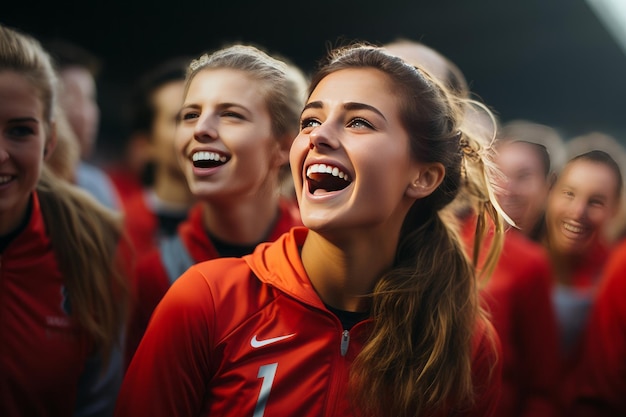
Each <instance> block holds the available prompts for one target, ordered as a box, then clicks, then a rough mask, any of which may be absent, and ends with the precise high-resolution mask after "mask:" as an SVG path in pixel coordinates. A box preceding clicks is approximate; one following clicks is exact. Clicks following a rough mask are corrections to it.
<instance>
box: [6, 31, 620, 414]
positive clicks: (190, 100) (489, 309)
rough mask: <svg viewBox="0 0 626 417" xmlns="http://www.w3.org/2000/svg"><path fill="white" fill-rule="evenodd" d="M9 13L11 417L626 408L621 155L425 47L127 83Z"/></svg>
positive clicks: (166, 69) (264, 54)
mask: <svg viewBox="0 0 626 417" xmlns="http://www.w3.org/2000/svg"><path fill="white" fill-rule="evenodd" d="M100 65H101V63H100V62H99V60H98V59H97V58H96V57H95V56H94V55H93V54H91V53H90V52H88V51H86V50H84V49H82V48H81V47H79V46H78V45H75V44H72V43H70V42H65V41H64V42H61V41H55V42H46V41H44V40H39V39H37V38H36V37H34V36H32V35H30V34H28V33H26V32H23V31H21V30H19V29H17V28H12V27H8V26H4V25H0V300H1V301H0V340H1V341H2V342H0V415H2V416H8V417H13V416H81V417H83V416H84V417H87V416H93V417H107V416H108V417H112V416H115V417H135V416H151V417H152V416H181V417H182V416H209V415H220V416H254V417H263V416H368V417H369V416H371V417H374V416H376V417H378V416H400V417H404V416H407V417H408V416H452V415H454V416H475V417H488V416H493V417H516V416H519V417H560V416H581V417H582V416H590V417H605V416H619V415H626V400H625V398H626V360H625V359H624V358H626V307H625V306H626V302H625V301H626V292H625V291H626V257H625V256H624V252H625V251H626V235H625V234H624V233H625V232H626V221H625V220H624V219H626V215H625V214H624V213H625V210H626V207H625V206H626V205H625V204H623V200H624V198H625V197H624V192H623V186H624V178H626V177H625V172H624V170H625V169H626V167H625V166H624V164H625V163H626V151H624V150H623V149H622V146H621V145H620V142H619V141H618V140H616V139H614V138H612V137H609V136H607V135H602V134H601V133H599V132H592V134H589V135H585V136H581V137H577V138H572V139H565V138H563V137H562V136H561V135H560V134H559V132H558V130H557V129H555V128H553V127H550V126H546V125H544V124H540V123H536V122H533V121H528V120H511V121H509V122H502V121H500V120H499V118H498V116H497V115H496V114H495V112H494V111H493V110H492V109H491V107H490V106H489V103H484V102H482V101H480V100H478V99H476V98H474V97H475V95H473V92H472V91H471V89H470V87H469V85H470V84H469V83H468V82H467V80H466V79H465V76H464V74H463V72H462V70H461V69H460V68H459V67H458V66H457V65H456V64H455V63H454V62H452V61H451V60H450V59H448V58H447V57H446V56H445V55H443V54H442V53H440V52H439V51H437V50H435V49H433V48H431V47H429V46H427V45H425V44H423V43H420V42H416V41H413V40H410V39H397V40H395V41H394V42H391V43H388V44H384V45H375V44H372V43H369V42H366V41H365V40H363V41H353V42H350V43H346V44H344V45H341V46H335V47H334V48H332V49H331V50H329V51H328V54H327V56H326V57H324V58H323V59H322V60H320V61H319V65H318V67H316V68H315V70H314V71H313V72H311V73H307V72H306V71H304V70H303V69H301V68H299V67H298V66H296V65H295V64H294V63H293V62H292V61H291V60H290V59H289V58H288V57H285V56H281V55H280V54H277V53H272V52H271V51H269V50H267V49H265V48H264V47H263V46H261V45H252V44H242V43H232V44H229V45H225V46H223V47H222V48H219V49H216V50H212V51H206V52H203V53H202V54H199V55H198V56H190V57H188V56H180V57H176V58H174V59H168V60H164V61H163V62H162V63H161V64H160V65H158V66H155V68H152V69H151V70H150V71H148V72H146V74H144V75H143V76H142V77H141V79H139V80H137V83H136V84H135V88H134V91H133V94H132V95H131V102H130V108H131V117H130V119H129V120H130V122H131V128H130V130H129V131H130V135H129V137H128V140H127V144H126V147H125V149H124V151H123V152H120V158H119V160H117V161H115V162H114V163H111V164H109V165H99V164H96V163H94V162H93V158H92V156H93V152H94V147H95V141H96V139H97V132H98V124H99V118H100V114H99V112H100V110H99V108H98V104H97V78H96V77H97V74H98V70H99V68H100Z"/></svg>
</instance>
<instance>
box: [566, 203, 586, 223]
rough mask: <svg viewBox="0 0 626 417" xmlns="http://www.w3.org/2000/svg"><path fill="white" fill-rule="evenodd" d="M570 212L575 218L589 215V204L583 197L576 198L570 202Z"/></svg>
mask: <svg viewBox="0 0 626 417" xmlns="http://www.w3.org/2000/svg"><path fill="white" fill-rule="evenodd" d="M569 214H570V216H571V217H572V218H573V219H583V218H585V216H586V215H587V204H586V202H585V201H583V200H582V199H574V200H573V201H572V203H571V204H570V209H569Z"/></svg>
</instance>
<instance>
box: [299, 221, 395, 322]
mask: <svg viewBox="0 0 626 417" xmlns="http://www.w3.org/2000/svg"><path fill="white" fill-rule="evenodd" d="M336 242H337V241H334V242H331V241H330V240H328V239H326V238H324V237H323V236H321V235H320V234H318V233H316V232H314V231H310V232H309V234H308V235H307V238H306V240H305V242H304V245H303V247H302V253H301V257H302V263H303V265H304V268H305V270H306V271H307V275H308V276H309V279H310V280H311V283H312V284H313V287H314V288H315V289H316V291H317V293H318V295H319V296H320V298H321V299H322V301H323V302H324V303H326V304H328V305H330V306H332V307H334V308H337V309H341V310H345V311H366V310H368V309H369V304H370V297H369V295H370V294H371V293H372V291H373V289H374V287H375V285H376V282H377V281H378V280H379V279H380V277H381V276H382V275H383V274H384V273H385V272H386V271H388V270H389V269H390V268H391V267H392V265H393V261H394V257H395V252H396V246H397V239H390V238H389V233H388V232H385V233H383V234H379V235H377V236H372V235H368V236H364V235H360V236H354V237H353V238H351V239H350V240H345V239H342V240H341V242H340V243H336Z"/></svg>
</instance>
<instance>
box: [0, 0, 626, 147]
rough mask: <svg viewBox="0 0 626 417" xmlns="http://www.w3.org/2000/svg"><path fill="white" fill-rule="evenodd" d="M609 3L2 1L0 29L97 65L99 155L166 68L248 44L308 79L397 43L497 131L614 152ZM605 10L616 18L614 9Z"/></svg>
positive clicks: (613, 41)
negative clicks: (529, 127) (456, 83)
mask: <svg viewBox="0 0 626 417" xmlns="http://www.w3.org/2000/svg"><path fill="white" fill-rule="evenodd" d="M609 1H610V0H504V1H502V0H422V1H420V0H414V1H400V0H378V1H374V0H361V1H352V0H335V1H330V0H317V1H297V0H278V1H265V2H264V1H259V0H257V1H249V0H241V1H215V0H211V1H206V0H205V1H169V2H162V1H158V0H157V1H154V0H153V1H148V0H129V1H126V2H124V3H119V4H117V3H114V2H107V3H96V2H86V1H83V2H66V1H65V2H64V1H56V2H55V1H47V2H41V3H38V2H34V1H30V2H29V1H24V0H22V1H19V2H18V1H13V2H8V1H4V2H3V5H2V6H1V7H0V21H1V22H2V23H4V24H7V25H10V26H13V27H16V28H19V29H22V30H24V31H27V32H29V33H31V34H33V35H35V36H36V37H38V38H40V39H48V38H55V37H56V38H64V39H68V40H71V41H73V42H75V43H77V44H79V45H81V46H83V47H85V48H87V49H89V50H91V51H92V52H94V53H95V54H96V55H98V56H99V57H100V59H102V61H103V69H102V73H101V76H100V78H99V80H98V88H99V103H100V106H101V111H102V122H101V127H100V139H99V150H100V152H101V155H111V154H113V153H114V152H115V151H116V149H118V147H119V146H121V145H122V143H123V141H124V139H125V137H124V136H125V130H124V124H125V112H126V100H127V98H128V92H129V90H130V87H131V86H132V84H133V83H134V82H135V81H136V80H137V77H139V75H140V74H141V73H142V72H144V71H145V70H147V69H149V68H150V67H151V66H152V65H154V64H156V63H158V62H160V61H162V60H164V59H167V58H169V57H172V56H175V55H190V56H196V55H199V54H200V53H201V52H204V51H209V50H211V49H214V48H217V47H220V46H222V45H223V44H224V43H225V42H232V41H243V42H253V43H254V44H258V45H261V46H264V47H265V48H266V49H268V50H269V51H271V52H277V53H280V54H282V55H284V56H286V57H288V58H290V59H291V60H292V61H294V62H295V63H296V64H298V65H299V66H300V67H301V68H303V69H304V70H305V71H307V72H308V71H310V70H312V69H313V68H314V67H315V64H316V62H317V61H318V60H319V59H320V58H321V57H322V56H323V55H324V53H325V51H326V50H327V48H328V47H329V46H331V45H334V44H337V43H341V42H343V41H345V40H353V39H360V40H367V41H370V42H374V43H385V42H389V41H391V40H394V39H396V38H398V37H405V38H410V39H415V40H421V41H422V42H424V43H425V44H427V45H429V46H431V47H434V48H436V49H438V50H439V51H440V52H442V53H443V54H444V55H446V56H448V57H449V58H450V59H452V60H453V61H454V62H455V63H456V64H457V65H458V66H459V67H460V68H461V69H462V70H463V72H464V73H465V75H466V77H467V79H468V80H469V82H470V85H471V87H472V90H473V91H474V92H475V93H476V94H478V95H479V96H480V97H482V99H483V101H484V102H485V103H487V104H488V105H489V106H490V107H491V108H492V109H493V110H494V111H495V112H496V113H497V114H498V116H499V117H500V119H501V120H502V121H503V122H504V121H508V120H512V119H520V118H522V119H528V120H532V121H535V122H539V123H543V124H547V125H549V126H552V127H555V128H556V129H558V131H559V132H560V133H561V134H562V135H563V136H564V138H565V139H568V138H571V137H574V136H577V135H581V134H585V133H588V132H591V131H600V132H604V133H607V134H610V135H612V136H614V137H615V138H616V139H618V140H619V141H620V142H621V143H623V144H626V43H624V42H623V40H624V39H622V42H620V41H619V39H620V38H619V34H618V31H619V28H620V27H621V29H622V30H623V31H622V36H623V37H625V38H626V22H622V23H621V26H620V24H619V21H618V20H617V17H619V13H617V12H616V10H612V11H610V13H607V14H606V16H608V17H609V18H614V19H615V21H614V22H613V23H615V26H611V25H610V24H607V22H610V21H609V20H605V19H603V18H602V16H603V15H602V14H601V13H598V12H597V11H598V10H599V9H598V8H599V7H601V6H602V5H603V4H604V3H605V2H609ZM613 1H615V4H616V5H617V6H616V7H621V9H622V13H623V14H626V10H624V9H626V6H625V5H626V0H613ZM620 4H621V6H620ZM606 10H609V9H606ZM622 17H626V16H622ZM616 22H617V23H616ZM612 27H614V28H615V27H616V28H617V30H614V31H612V30H611V28H612Z"/></svg>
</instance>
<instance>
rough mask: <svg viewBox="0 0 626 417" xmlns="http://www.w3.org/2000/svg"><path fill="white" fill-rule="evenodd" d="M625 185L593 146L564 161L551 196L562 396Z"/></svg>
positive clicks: (549, 240)
mask: <svg viewBox="0 0 626 417" xmlns="http://www.w3.org/2000/svg"><path fill="white" fill-rule="evenodd" d="M622 188H623V184H622V175H621V170H620V167H619V165H618V164H617V163H616V162H615V160H614V159H613V158H612V157H611V155H609V154H608V153H606V152H604V151H601V150H593V151H589V152H585V153H583V154H581V155H578V156H576V157H574V158H572V159H571V160H570V161H568V162H567V163H566V164H565V167H564V168H563V170H562V171H561V173H560V174H559V177H558V179H557V181H556V183H555V184H554V186H553V187H552V189H551V190H550V194H549V197H548V203H547V206H546V215H545V235H544V236H543V238H542V242H543V244H544V246H545V247H546V248H547V250H548V254H549V257H550V261H551V266H552V277H553V282H554V286H553V288H554V289H553V296H552V300H553V305H554V309H555V312H556V318H557V325H558V331H559V341H560V352H559V353H560V357H561V362H562V363H561V375H560V378H562V381H561V382H560V383H559V390H560V392H561V393H560V394H559V395H560V397H561V398H562V399H563V400H566V399H567V398H568V397H569V396H570V393H568V392H567V390H568V389H569V387H571V384H570V383H569V382H567V381H568V380H569V379H570V378H571V373H572V370H573V369H575V368H576V367H577V366H578V363H579V361H580V360H581V359H582V357H581V353H580V349H581V346H582V345H581V343H582V337H581V336H582V335H583V334H584V332H585V328H586V327H587V321H588V317H589V312H590V310H591V308H592V306H593V303H594V298H595V294H596V292H597V289H598V287H599V286H600V285H601V284H602V281H601V279H602V269H603V268H604V265H605V263H606V260H607V258H608V255H609V253H610V243H609V242H608V240H607V237H606V235H605V230H606V226H607V224H608V222H609V221H610V220H611V219H613V218H614V217H615V215H616V214H617V211H618V209H619V202H620V200H621V194H622Z"/></svg>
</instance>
